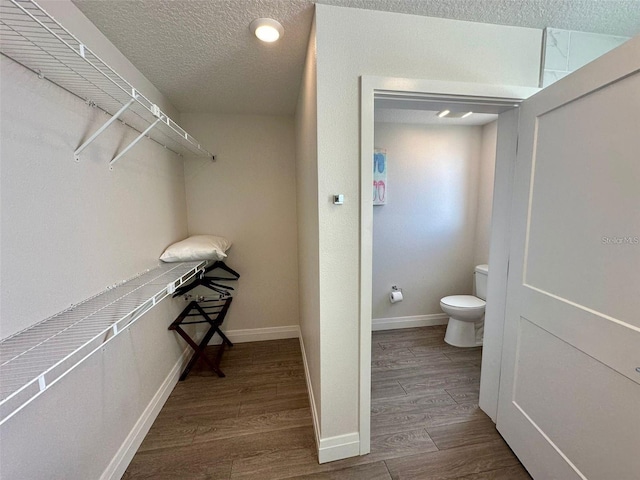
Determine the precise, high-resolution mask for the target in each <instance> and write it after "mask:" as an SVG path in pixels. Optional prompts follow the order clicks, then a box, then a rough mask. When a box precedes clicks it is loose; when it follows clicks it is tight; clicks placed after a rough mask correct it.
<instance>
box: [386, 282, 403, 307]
mask: <svg viewBox="0 0 640 480" xmlns="http://www.w3.org/2000/svg"><path fill="white" fill-rule="evenodd" d="M402 300H404V296H403V294H402V289H401V288H398V286H397V285H391V293H389V301H390V302H391V303H397V302H401V301H402Z"/></svg>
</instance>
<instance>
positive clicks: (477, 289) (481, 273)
mask: <svg viewBox="0 0 640 480" xmlns="http://www.w3.org/2000/svg"><path fill="white" fill-rule="evenodd" d="M488 276H489V265H478V266H477V267H476V269H475V272H473V287H474V294H475V296H476V297H478V298H481V299H482V300H486V299H487V277H488Z"/></svg>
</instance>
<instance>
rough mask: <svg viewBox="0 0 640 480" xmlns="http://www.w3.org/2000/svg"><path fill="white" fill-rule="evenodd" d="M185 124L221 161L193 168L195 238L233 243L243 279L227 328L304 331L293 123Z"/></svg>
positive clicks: (216, 118)
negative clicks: (301, 326) (301, 325)
mask: <svg viewBox="0 0 640 480" xmlns="http://www.w3.org/2000/svg"><path fill="white" fill-rule="evenodd" d="M182 123H183V126H184V128H185V129H187V131H189V132H190V133H191V134H192V135H194V136H195V137H196V138H198V139H201V140H200V141H201V142H203V145H204V146H205V147H206V148H207V149H209V150H210V151H211V152H215V155H216V161H215V162H211V161H210V160H208V159H203V158H193V159H190V160H189V161H187V162H185V182H186V195H187V210H188V224H189V233H190V234H191V235H194V234H213V235H222V236H224V237H227V238H228V239H229V240H231V241H232V242H233V246H232V247H231V249H230V250H229V251H228V252H227V253H228V255H229V257H228V258H227V264H228V265H229V266H230V267H231V268H233V269H235V270H237V271H238V273H240V275H241V278H240V281H239V282H234V283H233V284H230V285H232V286H233V287H234V288H236V289H237V290H236V293H235V294H236V295H237V300H236V301H234V303H233V306H232V308H231V309H230V310H229V314H228V316H227V318H226V319H225V322H224V326H223V327H224V329H225V330H227V331H229V330H232V331H237V330H246V329H265V328H267V329H269V328H272V327H283V326H293V327H294V330H295V331H296V332H297V325H298V266H297V261H298V254H297V239H296V186H295V180H296V171H295V130H294V122H293V119H292V118H291V117H279V116H264V115H263V116H260V115H229V114H191V113H183V114H182ZM220 273H223V272H220ZM199 291H201V292H202V293H204V294H211V293H212V292H211V291H210V290H207V289H202V290H199ZM232 341H233V339H232Z"/></svg>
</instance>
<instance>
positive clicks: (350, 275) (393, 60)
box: [301, 5, 541, 456]
mask: <svg viewBox="0 0 640 480" xmlns="http://www.w3.org/2000/svg"><path fill="white" fill-rule="evenodd" d="M316 23H317V68H318V72H317V81H318V85H317V94H318V99H317V106H318V119H317V121H318V130H317V132H318V200H319V207H318V225H319V232H318V233H319V239H320V242H319V252H320V253H319V275H320V303H319V307H318V312H319V323H320V325H321V338H320V348H321V369H320V370H321V371H320V376H321V392H320V395H321V398H322V416H321V419H320V423H321V431H322V437H323V439H327V440H328V439H333V440H335V444H336V445H340V442H341V441H342V440H341V439H345V438H346V439H352V438H354V436H355V438H357V432H358V430H359V423H358V420H359V418H358V413H359V412H358V406H359V396H358V385H359V378H358V372H359V281H358V278H359V248H360V242H359V228H360V226H359V202H358V198H359V178H360V171H359V109H358V106H359V77H360V76H361V75H380V76H396V77H409V78H425V79H440V80H457V81H466V82H478V83H487V84H497V85H500V84H510V85H521V86H536V85H537V84H538V78H539V65H540V50H541V49H540V45H541V31H539V30H533V29H526V28H517V27H505V26H498V25H485V24H477V23H469V22H460V21H454V20H446V19H438V18H429V17H418V16H411V15H403V14H394V13H387V12H377V11H372V10H357V9H349V8H341V7H333V6H328V5H317V6H316ZM335 193H342V194H344V195H345V204H344V205H343V206H340V207H337V206H335V205H333V204H332V203H331V201H330V199H331V195H333V194H335ZM301 248H303V247H301ZM325 380H326V381H325ZM316 395H317V393H316ZM342 454H343V455H345V456H348V455H353V454H354V453H353V450H352V449H351V447H350V446H349V447H348V448H345V449H344V450H343V451H342Z"/></svg>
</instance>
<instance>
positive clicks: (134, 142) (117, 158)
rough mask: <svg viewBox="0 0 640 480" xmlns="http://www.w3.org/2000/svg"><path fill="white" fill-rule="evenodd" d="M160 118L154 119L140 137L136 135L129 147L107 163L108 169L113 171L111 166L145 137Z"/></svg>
mask: <svg viewBox="0 0 640 480" xmlns="http://www.w3.org/2000/svg"><path fill="white" fill-rule="evenodd" d="M160 120H161V119H160V118H156V121H155V122H153V123H152V124H151V125H149V126H148V127H147V128H146V129H145V131H144V132H142V133H141V134H140V135H138V136H137V137H136V139H135V140H134V141H133V142H131V143H130V144H129V145H127V146H126V147H125V148H124V150H122V151H121V152H120V153H119V154H118V155H116V156H115V157H114V158H113V160H111V161H110V162H109V168H110V169H111V170H113V164H114V163H116V162H117V161H118V160H120V157H122V156H123V155H124V154H125V153H127V152H128V151H129V150H131V149H132V148H133V146H134V145H135V144H136V143H138V142H139V141H140V140H142V137H145V136H146V135H147V134H148V133H149V132H150V131H151V129H153V127H155V126H156V125H157V123H158V122H159V121H160Z"/></svg>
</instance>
